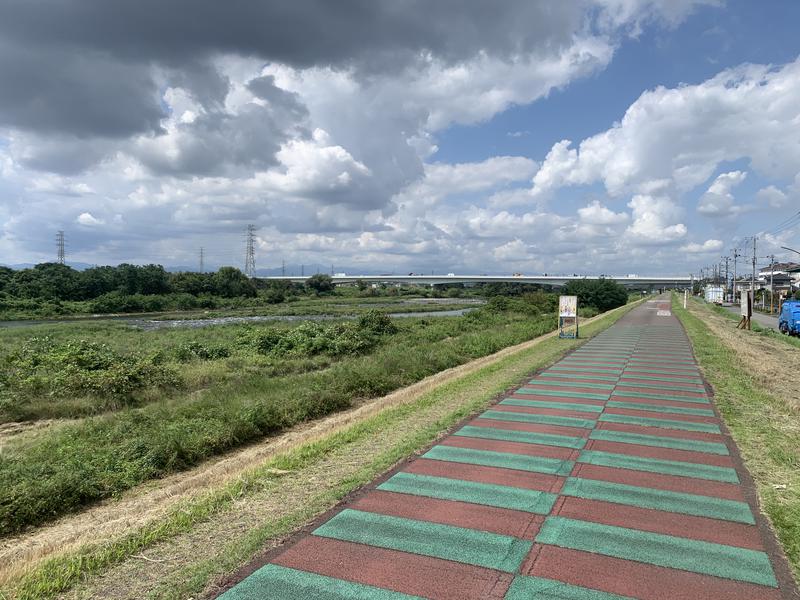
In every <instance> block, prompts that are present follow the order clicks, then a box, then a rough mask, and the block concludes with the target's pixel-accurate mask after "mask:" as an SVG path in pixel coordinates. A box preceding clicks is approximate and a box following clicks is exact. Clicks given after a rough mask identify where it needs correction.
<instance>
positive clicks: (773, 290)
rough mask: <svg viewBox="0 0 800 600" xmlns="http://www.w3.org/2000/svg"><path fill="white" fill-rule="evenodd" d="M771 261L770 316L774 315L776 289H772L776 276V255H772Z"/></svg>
mask: <svg viewBox="0 0 800 600" xmlns="http://www.w3.org/2000/svg"><path fill="white" fill-rule="evenodd" d="M769 259H770V263H769V314H772V309H773V306H774V302H775V300H774V297H775V288H773V287H772V279H773V277H774V275H775V255H774V254H770V256H769Z"/></svg>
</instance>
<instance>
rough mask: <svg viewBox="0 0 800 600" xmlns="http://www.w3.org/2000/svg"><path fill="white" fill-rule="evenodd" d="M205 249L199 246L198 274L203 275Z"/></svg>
mask: <svg viewBox="0 0 800 600" xmlns="http://www.w3.org/2000/svg"><path fill="white" fill-rule="evenodd" d="M204 263H205V249H204V248H203V247H202V246H200V272H201V273H205V272H206V271H205V264H204Z"/></svg>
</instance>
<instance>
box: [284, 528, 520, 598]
mask: <svg viewBox="0 0 800 600" xmlns="http://www.w3.org/2000/svg"><path fill="white" fill-rule="evenodd" d="M273 562H274V563H275V564H278V565H281V566H283V567H289V568H292V569H298V570H301V571H307V572H311V573H317V574H319V575H326V576H328V577H335V578H337V579H344V580H347V581H354V582H357V583H362V584H365V585H372V586H375V587H379V588H384V589H390V590H394V591H396V592H402V593H404V594H409V595H414V596H422V597H425V598H435V599H437V600H449V599H450V598H454V597H457V598H469V599H475V600H477V599H478V598H502V597H503V595H504V594H505V592H506V590H507V589H508V587H509V585H511V581H512V579H513V576H512V575H510V574H505V573H500V572H498V571H494V570H492V569H486V568H483V567H476V566H472V565H465V564H461V563H456V562H452V561H449V560H443V559H441V558H432V557H428V556H419V555H417V554H410V553H407V552H400V551H398V550H388V549H386V548H377V547H374V546H367V545H364V544H356V543H353V542H346V541H342V540H336V539H331V538H323V537H319V536H315V535H310V536H307V537H304V538H302V539H301V540H300V541H298V542H297V543H296V544H295V545H293V546H292V547H290V548H289V549H287V550H286V551H285V552H284V553H283V554H281V555H280V556H278V558H276V559H275V560H274V561H273Z"/></svg>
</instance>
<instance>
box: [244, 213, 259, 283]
mask: <svg viewBox="0 0 800 600" xmlns="http://www.w3.org/2000/svg"><path fill="white" fill-rule="evenodd" d="M245 235H246V236H247V247H246V250H245V258H244V274H245V275H247V276H248V277H255V274H256V226H255V225H248V226H247V232H246V234H245Z"/></svg>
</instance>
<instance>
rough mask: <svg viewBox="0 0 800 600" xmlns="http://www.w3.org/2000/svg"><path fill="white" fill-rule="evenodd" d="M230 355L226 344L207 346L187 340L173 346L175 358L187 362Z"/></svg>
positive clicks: (216, 358)
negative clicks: (175, 346)
mask: <svg viewBox="0 0 800 600" xmlns="http://www.w3.org/2000/svg"><path fill="white" fill-rule="evenodd" d="M230 355H231V351H230V349H229V348H228V347H227V346H222V345H216V346H209V345H204V344H201V343H200V342H187V343H185V344H181V345H180V346H178V347H177V348H175V358H176V359H177V360H179V361H180V362H189V361H190V360H194V359H200V360H219V359H221V358H228V357H229V356H230Z"/></svg>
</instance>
